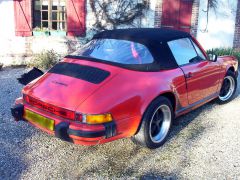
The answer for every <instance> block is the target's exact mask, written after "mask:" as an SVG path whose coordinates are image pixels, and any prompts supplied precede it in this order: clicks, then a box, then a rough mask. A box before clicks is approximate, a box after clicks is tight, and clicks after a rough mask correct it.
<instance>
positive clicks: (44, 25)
mask: <svg viewBox="0 0 240 180" xmlns="http://www.w3.org/2000/svg"><path fill="white" fill-rule="evenodd" d="M33 15H34V17H33V28H35V29H36V28H40V29H49V30H61V31H66V1H65V0H34V9H33Z"/></svg>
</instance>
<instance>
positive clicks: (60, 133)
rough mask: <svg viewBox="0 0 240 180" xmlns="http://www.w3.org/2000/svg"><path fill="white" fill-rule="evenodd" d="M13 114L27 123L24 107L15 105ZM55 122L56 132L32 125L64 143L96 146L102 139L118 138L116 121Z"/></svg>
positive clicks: (18, 119) (17, 119)
mask: <svg viewBox="0 0 240 180" xmlns="http://www.w3.org/2000/svg"><path fill="white" fill-rule="evenodd" d="M11 113H12V116H13V117H14V119H15V120H16V121H21V120H23V121H27V120H25V119H24V105H22V104H16V105H14V106H13V107H12V108H11ZM27 122H28V121H27ZM54 122H55V125H54V131H49V130H47V129H44V128H42V127H39V126H38V125H37V124H33V123H31V124H33V125H34V126H36V127H38V128H40V129H42V130H43V131H46V132H48V133H50V134H54V135H55V136H56V137H58V138H60V139H62V140H64V141H68V142H73V143H75V144H82V145H95V144H98V143H99V142H100V141H101V140H102V139H108V138H111V137H114V136H116V124H115V122H114V121H112V122H109V123H104V124H100V125H89V124H77V123H76V122H71V121H62V120H58V119H54Z"/></svg>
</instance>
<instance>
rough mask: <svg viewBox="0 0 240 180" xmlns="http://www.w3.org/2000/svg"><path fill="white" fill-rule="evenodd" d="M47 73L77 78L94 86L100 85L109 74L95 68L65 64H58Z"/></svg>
mask: <svg viewBox="0 0 240 180" xmlns="http://www.w3.org/2000/svg"><path fill="white" fill-rule="evenodd" d="M48 72H49V73H54V74H61V75H65V76H70V77H74V78H78V79H81V80H84V81H88V82H90V83H94V84H99V83H101V82H102V81H104V80H105V79H106V78H107V77H108V76H109V75H110V72H108V71H105V70H102V69H99V68H96V67H91V66H85V65H80V64H74V63H66V62H61V63H58V64H57V65H55V66H54V67H53V68H52V69H50V70H49V71H48Z"/></svg>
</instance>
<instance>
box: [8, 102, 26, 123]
mask: <svg viewBox="0 0 240 180" xmlns="http://www.w3.org/2000/svg"><path fill="white" fill-rule="evenodd" d="M11 113H12V116H13V117H14V119H15V120H16V121H21V120H23V113H24V106H23V105H22V104H15V105H14V106H13V107H12V108H11Z"/></svg>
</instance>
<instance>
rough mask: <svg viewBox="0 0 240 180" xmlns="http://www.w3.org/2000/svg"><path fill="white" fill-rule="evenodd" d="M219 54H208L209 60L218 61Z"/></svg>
mask: <svg viewBox="0 0 240 180" xmlns="http://www.w3.org/2000/svg"><path fill="white" fill-rule="evenodd" d="M217 58H218V57H217V55H216V54H208V59H209V61H212V62H216V61H217Z"/></svg>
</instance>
